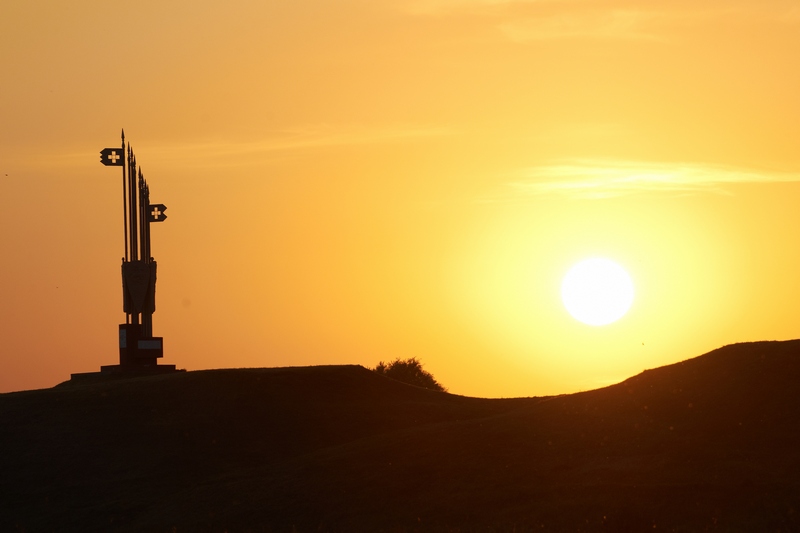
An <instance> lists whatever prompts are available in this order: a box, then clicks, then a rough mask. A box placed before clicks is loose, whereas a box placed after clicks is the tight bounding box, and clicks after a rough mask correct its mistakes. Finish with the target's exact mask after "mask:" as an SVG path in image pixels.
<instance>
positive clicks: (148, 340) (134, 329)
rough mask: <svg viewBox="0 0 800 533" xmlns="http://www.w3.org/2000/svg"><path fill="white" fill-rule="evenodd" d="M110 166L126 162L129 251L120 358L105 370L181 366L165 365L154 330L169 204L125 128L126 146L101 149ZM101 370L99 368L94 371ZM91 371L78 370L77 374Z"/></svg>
mask: <svg viewBox="0 0 800 533" xmlns="http://www.w3.org/2000/svg"><path fill="white" fill-rule="evenodd" d="M100 162H101V163H102V164H103V165H105V166H110V167H121V168H122V210H123V228H124V241H125V256H124V257H123V258H122V309H123V311H124V312H125V323H124V324H120V325H119V364H117V365H105V366H101V367H100V374H150V373H164V372H176V369H175V365H159V364H158V360H159V359H160V358H162V357H163V356H164V339H163V337H154V336H153V313H155V311H156V268H157V266H158V265H157V263H156V260H155V259H154V258H153V257H152V255H151V253H150V224H152V223H155V222H163V221H165V220H166V219H167V215H166V214H165V211H166V210H167V207H166V206H165V205H164V204H153V203H150V186H149V185H148V184H147V181H146V180H145V179H144V175H143V174H142V169H141V167H137V164H136V156H135V155H134V153H133V149H132V148H131V145H130V142H129V143H128V145H127V147H126V145H125V130H124V129H123V130H122V145H121V147H120V148H105V149H103V150H101V151H100ZM90 374H92V375H95V374H97V373H90ZM82 375H85V374H73V375H72V377H73V378H75V377H77V376H82Z"/></svg>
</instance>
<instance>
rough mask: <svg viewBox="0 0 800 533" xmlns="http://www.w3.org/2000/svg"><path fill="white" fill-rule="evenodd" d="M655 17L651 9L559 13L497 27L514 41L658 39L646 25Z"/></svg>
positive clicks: (656, 15) (656, 16) (655, 14)
mask: <svg viewBox="0 0 800 533" xmlns="http://www.w3.org/2000/svg"><path fill="white" fill-rule="evenodd" d="M658 17H659V15H658V14H657V13H655V12H649V11H643V10H632V9H617V10H610V11H589V12H583V13H561V14H556V15H551V16H547V17H539V18H532V19H527V20H522V21H513V22H508V23H505V24H501V25H500V30H501V31H502V32H503V34H505V36H506V37H508V38H509V39H510V40H512V41H514V42H517V43H527V42H531V41H542V40H552V39H575V38H592V39H631V40H651V41H658V40H662V39H661V38H660V37H659V36H658V35H656V34H655V33H654V32H653V31H652V30H650V29H648V28H647V23H648V22H650V21H652V20H654V19H656V18H658Z"/></svg>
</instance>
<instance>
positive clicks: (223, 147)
mask: <svg viewBox="0 0 800 533" xmlns="http://www.w3.org/2000/svg"><path fill="white" fill-rule="evenodd" d="M453 133H454V132H453V130H451V129H448V128H445V127H437V126H395V127H384V128H380V127H376V128H373V127H357V126H332V125H327V124H323V125H317V126H309V127H306V128H298V129H293V130H284V131H277V132H274V133H273V134H272V136H270V137H268V138H263V139H259V140H256V141H245V142H236V141H227V140H220V141H201V142H181V143H173V144H170V143H166V144H165V143H159V144H147V143H136V144H135V145H134V146H133V148H134V150H135V151H136V153H145V152H147V154H148V158H149V160H150V161H155V160H156V159H158V160H160V161H167V162H170V163H182V164H189V165H196V166H208V165H214V166H220V167H233V166H240V165H246V164H249V163H251V162H252V161H253V160H254V159H258V158H259V157H263V156H269V155H276V154H284V153H291V152H302V151H305V150H315V149H324V148H329V147H346V146H358V145H366V144H382V143H396V142H410V141H414V140H417V139H426V138H432V137H441V136H445V135H451V134H453ZM85 158H86V153H85V152H73V153H69V154H53V155H52V156H51V157H50V158H49V159H47V161H46V163H49V164H51V165H63V164H69V163H70V162H74V163H75V164H82V162H83V161H84V160H85ZM43 162H45V161H43Z"/></svg>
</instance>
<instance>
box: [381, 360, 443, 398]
mask: <svg viewBox="0 0 800 533" xmlns="http://www.w3.org/2000/svg"><path fill="white" fill-rule="evenodd" d="M374 371H375V372H377V373H378V374H383V375H384V376H386V377H388V378H392V379H394V380H397V381H402V382H403V383H408V384H409V385H415V386H417V387H422V388H424V389H430V390H435V391H441V392H447V389H446V388H445V387H444V386H442V384H441V383H439V382H438V381H436V378H434V377H433V374H431V373H430V372H428V371H427V370H424V369H423V368H422V363H420V362H419V360H418V359H417V358H416V357H411V358H409V359H400V358H399V357H398V358H397V359H395V360H394V361H392V362H391V363H388V364H387V363H384V362H383V361H381V362H380V363H378V366H376V367H375V368H374Z"/></svg>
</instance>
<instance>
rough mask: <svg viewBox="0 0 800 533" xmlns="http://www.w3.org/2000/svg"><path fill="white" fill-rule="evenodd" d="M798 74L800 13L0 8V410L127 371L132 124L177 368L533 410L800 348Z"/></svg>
mask: <svg viewBox="0 0 800 533" xmlns="http://www.w3.org/2000/svg"><path fill="white" fill-rule="evenodd" d="M798 65H800V4H798V3H797V2H796V0H758V1H756V0H741V1H737V0H724V1H723V0H714V1H704V0H692V1H688V0H677V1H676V0H669V1H666V0H651V1H647V2H645V1H639V2H634V1H628V2H625V1H606V0H585V1H582V0H575V1H566V0H563V1H562V0H528V1H525V0H518V1H514V0H381V1H375V0H338V1H329V0H294V1H291V2H278V1H273V0H267V1H264V0H259V1H236V0H234V1H231V2H226V3H221V2H208V1H205V0H194V1H193V2H186V1H175V2H168V3H165V2H162V1H149V0H144V1H140V2H114V3H109V2H100V1H84V0H77V1H75V2H55V1H49V2H48V1H36V0H24V1H23V0H4V1H3V2H2V4H0V78H1V79H2V81H1V82H0V185H2V192H3V198H4V201H3V208H2V210H0V275H1V276H2V278H1V279H2V282H1V283H2V284H1V285H0V287H1V292H0V334H1V335H2V348H1V349H0V392H5V391H14V390H23V389H32V388H43V387H50V386H53V385H55V384H57V383H59V382H61V381H65V380H67V379H69V376H70V373H73V372H90V371H97V370H99V367H100V365H108V364H115V363H117V362H118V357H119V356H118V349H117V324H119V323H121V322H124V320H125V315H124V314H123V312H122V290H121V281H120V258H121V257H122V256H123V255H124V247H123V227H122V201H121V195H122V193H121V177H120V176H121V172H120V171H119V169H116V168H108V167H104V166H102V165H101V164H100V162H99V151H100V150H101V149H103V148H105V147H114V146H119V144H120V129H121V128H124V129H125V134H126V138H127V139H128V140H130V141H131V144H132V146H133V149H134V150H135V152H136V155H137V160H138V162H139V163H140V164H141V166H142V170H143V172H144V175H145V177H146V178H147V180H148V182H149V184H150V187H151V197H152V198H151V199H152V201H153V202H154V203H163V204H166V205H167V206H168V208H169V211H168V213H167V214H168V215H169V220H167V221H166V222H164V223H163V224H158V225H155V226H153V229H152V239H153V255H154V257H155V259H156V260H157V261H158V269H159V271H158V289H157V299H156V303H157V312H156V313H155V315H154V333H155V334H156V335H160V336H163V337H164V350H165V357H164V359H163V363H167V364H175V365H177V366H178V367H179V368H186V369H188V370H196V369H204V368H227V367H273V366H304V365H320V364H361V365H364V366H370V367H374V366H375V365H376V364H377V363H378V362H379V361H381V360H383V361H388V360H392V359H394V358H396V357H404V358H405V357H412V356H413V357H417V358H419V359H420V360H421V361H422V362H423V363H424V365H425V368H426V369H427V370H429V371H430V372H432V373H433V374H434V376H435V377H436V378H437V379H438V380H439V381H440V382H441V383H442V384H444V385H445V386H447V387H448V388H449V390H450V392H453V393H456V394H463V395H470V396H484V397H501V396H505V397H509V396H535V395H549V394H558V393H570V392H575V391H580V390H588V389H594V388H598V387H601V386H605V385H608V384H611V383H616V382H619V381H621V380H623V379H625V378H627V377H630V376H632V375H635V374H637V373H639V372H641V371H642V370H645V369H648V368H655V367H658V366H663V365H666V364H670V363H674V362H677V361H681V360H684V359H688V358H690V357H694V356H697V355H700V354H702V353H704V352H706V351H709V350H711V349H714V348H717V347H719V346H722V345H725V344H730V343H734V342H741V341H755V340H773V339H777V340H782V339H791V338H797V337H800V205H799V204H800V98H799V97H798V95H800V68H798ZM593 256H603V257H608V258H610V259H613V260H614V261H616V262H618V263H619V264H620V265H622V266H623V267H624V268H625V269H626V270H627V271H628V273H629V274H630V276H631V278H632V279H633V283H634V285H635V290H636V295H635V300H634V303H633V306H632V307H631V309H630V311H629V312H628V314H627V315H626V316H624V317H623V318H622V319H621V320H619V321H618V322H615V323H613V324H610V325H608V326H600V327H593V326H587V325H584V324H582V323H580V322H577V321H576V320H575V319H573V318H572V317H571V316H570V315H569V314H568V313H567V312H566V310H565V309H564V306H563V305H562V303H561V299H560V294H559V291H560V284H561V279H562V277H563V276H564V274H565V273H566V272H567V270H568V269H569V268H570V267H571V266H572V265H573V264H574V263H576V262H577V261H579V260H581V259H584V258H587V257H593Z"/></svg>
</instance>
